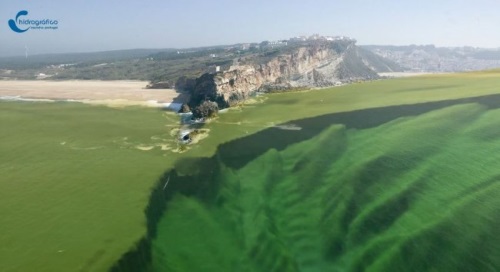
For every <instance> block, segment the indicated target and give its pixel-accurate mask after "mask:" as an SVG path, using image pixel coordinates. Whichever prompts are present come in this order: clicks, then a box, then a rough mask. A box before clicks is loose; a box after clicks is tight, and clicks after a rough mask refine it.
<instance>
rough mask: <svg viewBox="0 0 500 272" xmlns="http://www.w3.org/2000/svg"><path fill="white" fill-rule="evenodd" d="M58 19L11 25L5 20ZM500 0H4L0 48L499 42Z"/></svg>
mask: <svg viewBox="0 0 500 272" xmlns="http://www.w3.org/2000/svg"><path fill="white" fill-rule="evenodd" d="M21 10H26V11H28V15H26V16H24V17H21V18H23V19H30V20H41V19H50V20H57V21H58V29H57V30H38V29H29V30H28V31H26V32H24V33H16V32H14V31H12V30H11V29H10V28H9V25H8V21H9V20H10V19H13V18H15V16H16V14H17V13H18V12H19V11H21ZM499 11H500V1H499V0H474V1H472V0H453V1H452V0H413V1H407V0H340V1H339V0H329V1H328V0H317V1H315V0H308V1H305V0H302V1H297V0H266V1H264V0H252V1H248V0H246V1H239V0H211V1H206V0H177V1H171V0H142V1H139V0H137V1H132V0H36V1H33V0H1V2H0V56H13V55H24V54H25V51H26V48H28V52H29V54H45V53H67V52H91V51H104V50H118V49H133V48H186V47H198V46H210V45H223V44H234V43H243V42H261V41H264V40H278V39H287V38H290V37H294V36H300V35H311V34H315V33H318V34H320V35H333V36H336V35H343V36H349V37H352V38H355V39H356V40H357V41H358V44H362V45H366V44H377V45H388V44H392V45H409V44H435V45H438V46H475V47H490V48H497V47H500V16H499V15H498V12H499Z"/></svg>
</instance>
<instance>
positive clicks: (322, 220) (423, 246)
mask: <svg viewBox="0 0 500 272" xmlns="http://www.w3.org/2000/svg"><path fill="white" fill-rule="evenodd" d="M489 101H492V100H491V98H490V100H489ZM465 102H472V101H461V103H462V104H460V103H459V102H457V101H455V103H458V104H459V105H455V106H449V107H444V106H445V104H442V105H439V106H436V107H435V108H432V107H431V108H426V107H428V106H429V104H423V105H420V107H423V108H422V109H424V110H423V112H425V111H426V109H427V110H430V111H428V112H427V113H424V114H420V115H416V116H409V115H408V114H403V113H404V108H401V112H400V113H401V115H408V116H406V117H404V118H397V119H395V118H392V119H391V118H388V119H387V120H385V121H383V122H372V123H371V125H366V126H362V125H359V124H361V123H363V122H366V121H367V120H365V119H363V118H361V117H363V116H364V117H365V118H379V119H380V120H383V119H384V115H383V114H380V115H378V117H377V116H371V117H370V115H369V114H365V115H361V116H359V117H360V118H361V119H359V120H358V122H357V123H358V126H356V122H353V123H351V124H347V127H346V124H343V123H348V122H338V120H337V119H335V118H333V117H334V116H330V117H331V118H327V117H320V118H311V119H308V120H307V123H308V124H309V126H308V125H307V124H306V123H305V122H303V121H298V122H294V123H296V124H297V123H298V124H303V126H304V127H307V128H308V129H309V131H281V130H276V129H269V130H267V132H266V131H265V132H261V133H259V134H257V135H255V136H250V137H249V138H248V139H242V140H237V141H235V142H233V143H230V144H226V145H224V146H223V147H221V148H220V152H219V153H218V155H217V156H215V157H212V158H206V159H199V160H195V161H191V162H189V161H185V162H183V164H182V165H180V166H178V167H177V168H176V171H172V172H169V173H167V174H166V175H165V176H164V178H163V179H162V181H161V182H160V184H159V188H158V189H157V190H156V191H155V192H154V193H153V197H152V202H150V207H149V209H148V218H149V223H150V225H151V226H152V227H150V232H149V233H150V236H149V237H150V238H151V239H152V241H147V242H145V244H146V246H145V247H146V248H147V250H146V251H139V252H142V253H141V254H143V257H142V260H143V262H144V263H145V264H148V265H147V266H148V267H149V268H148V270H152V271H498V269H499V268H500V228H498V226H499V224H500V198H499V197H498V196H499V195H500V170H499V169H500V168H499V167H498V162H499V161H500V110H498V109H494V108H491V107H490V108H488V107H486V106H484V105H482V104H479V103H468V104H464V103H465ZM482 102H484V101H482ZM483 104H485V103H483ZM393 109H394V108H393ZM367 113H369V112H367ZM396 113H397V112H396ZM413 113H417V111H414V112H413ZM385 114H386V115H385V116H387V114H389V112H386V113H385ZM410 115H411V114H410ZM336 116H338V115H336ZM352 116H355V115H351V117H352ZM346 120H350V119H349V118H347V119H346ZM391 120H392V121H391ZM273 131H274V132H275V133H273ZM266 133H267V134H266ZM294 133H296V134H294ZM308 134H311V135H312V134H315V136H311V137H306V135H308ZM262 135H268V136H269V137H268V138H267V139H268V141H269V142H267V143H265V144H262V143H261V144H257V145H256V147H255V148H252V146H250V145H249V144H250V143H252V142H256V141H255V140H256V139H259V140H262V139H266V138H262ZM279 135H281V136H286V137H287V139H292V140H288V141H285V143H284V142H283V141H280V137H279ZM259 137H260V138H259ZM304 137H306V138H307V139H304ZM273 146H277V147H279V148H278V149H276V148H273ZM244 148H246V149H247V150H251V152H247V154H243V156H241V157H240V160H241V161H235V160H237V159H238V156H236V155H237V153H236V151H235V150H244ZM231 150H232V151H231ZM252 154H253V155H254V156H253V157H252ZM181 166H182V167H181ZM183 169H187V170H183ZM194 170H196V171H194ZM185 171H189V175H184V174H182V173H184V172H185ZM169 177H170V182H169V185H168V187H167V189H166V191H163V190H162V187H163V184H164V182H165V181H166V179H168V178H169ZM155 199H156V200H155ZM165 199H166V200H167V201H166V202H165ZM163 205H165V213H164V214H163V215H162V211H163V209H164V208H163V207H164V206H163ZM145 252H146V253H145ZM136 253H137V252H136ZM131 254H132V253H131ZM132 255H133V254H132ZM140 259H141V258H140ZM125 261H126V258H125V259H123V260H122V263H121V264H122V265H120V263H119V264H117V266H115V269H116V270H120V268H121V267H122V268H124V267H126V266H125V265H124V264H125ZM143 267H145V266H143Z"/></svg>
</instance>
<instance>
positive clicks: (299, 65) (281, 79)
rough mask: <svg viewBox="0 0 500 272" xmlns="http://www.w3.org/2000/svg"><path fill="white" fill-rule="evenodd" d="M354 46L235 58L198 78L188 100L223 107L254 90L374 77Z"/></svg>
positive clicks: (304, 48) (309, 47)
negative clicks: (204, 101)
mask: <svg viewBox="0 0 500 272" xmlns="http://www.w3.org/2000/svg"><path fill="white" fill-rule="evenodd" d="M358 50H359V48H358V47H356V45H355V44H354V42H346V41H336V42H323V43H316V44H311V45H303V46H297V47H295V48H288V49H286V50H281V51H277V52H273V53H275V55H274V56H270V57H269V56H266V55H262V54H260V55H259V54H257V55H254V56H251V57H249V58H246V59H244V60H241V59H239V60H238V61H235V63H234V65H233V66H231V67H230V68H229V70H227V71H223V72H218V73H215V74H204V75H203V76H201V77H200V78H198V79H197V80H196V85H195V88H194V90H193V93H192V98H191V102H190V104H191V106H195V105H196V104H199V103H200V101H203V100H212V101H216V102H217V103H218V104H219V107H221V108H224V107H228V106H232V105H234V104H236V103H238V102H241V101H243V100H245V99H246V98H248V97H249V96H251V95H252V94H254V93H255V92H257V91H260V92H273V91H282V90H287V89H293V88H301V87H326V86H334V85H339V84H342V83H347V82H352V81H358V80H369V79H376V78H378V75H377V73H376V72H375V71H374V70H372V69H371V68H369V67H368V66H367V64H366V62H367V60H365V59H363V58H362V57H361V55H360V54H359V51H358ZM276 53H278V54H276Z"/></svg>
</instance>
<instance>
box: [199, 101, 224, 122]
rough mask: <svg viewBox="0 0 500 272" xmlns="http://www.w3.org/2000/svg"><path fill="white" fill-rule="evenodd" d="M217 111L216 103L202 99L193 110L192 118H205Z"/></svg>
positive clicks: (214, 114)
mask: <svg viewBox="0 0 500 272" xmlns="http://www.w3.org/2000/svg"><path fill="white" fill-rule="evenodd" d="M217 112H219V107H218V106H217V103H215V102H213V101H208V100H206V101H203V102H202V103H201V104H200V105H199V106H197V107H196V108H194V110H193V118H196V119H197V118H207V117H209V118H210V117H214V116H216V115H217Z"/></svg>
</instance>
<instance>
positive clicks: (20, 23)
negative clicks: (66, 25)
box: [9, 10, 59, 33]
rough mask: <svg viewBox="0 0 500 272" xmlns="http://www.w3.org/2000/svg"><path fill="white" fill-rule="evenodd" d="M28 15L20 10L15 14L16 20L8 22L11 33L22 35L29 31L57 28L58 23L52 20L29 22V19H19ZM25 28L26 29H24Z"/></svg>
mask: <svg viewBox="0 0 500 272" xmlns="http://www.w3.org/2000/svg"><path fill="white" fill-rule="evenodd" d="M26 15H28V11H27V10H21V11H19V12H18V13H17V15H16V19H15V20H14V19H10V20H9V27H10V29H12V31H14V32H17V33H23V32H26V31H28V30H29V29H36V30H50V29H52V30H55V29H58V28H59V22H58V21H57V20H53V19H43V20H31V19H29V18H28V19H21V18H19V17H21V16H26ZM24 27H26V28H24Z"/></svg>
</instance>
